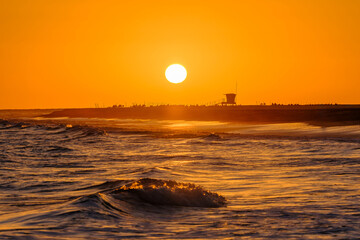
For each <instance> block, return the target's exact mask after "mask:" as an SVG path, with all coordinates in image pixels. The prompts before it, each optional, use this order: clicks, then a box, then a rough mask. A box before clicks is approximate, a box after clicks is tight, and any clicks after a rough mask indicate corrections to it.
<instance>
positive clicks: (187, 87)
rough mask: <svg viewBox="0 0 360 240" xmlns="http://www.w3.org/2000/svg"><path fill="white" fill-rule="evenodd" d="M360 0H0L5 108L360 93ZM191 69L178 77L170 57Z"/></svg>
mask: <svg viewBox="0 0 360 240" xmlns="http://www.w3.org/2000/svg"><path fill="white" fill-rule="evenodd" d="M359 26H360V1H358V0H352V1H351V0H283V1H280V0H247V1H246V0H239V1H235V0H234V1H227V0H221V1H220V0H219V1H209V0H204V1H195V0H190V1H184V0H181V1H175V0H164V1H160V0H152V1H148V0H146V1H140V0H132V1H120V0H116V1H115V0H114V1H109V0H104V1H85V0H69V1H66V0H53V1H49V0H44V1H37V0H28V1H26V0H0V108H61V107H94V105H95V103H98V104H99V105H100V106H102V105H105V106H109V105H113V104H127V105H131V104H134V103H137V104H143V103H146V104H162V103H165V104H167V103H170V104H208V103H214V102H219V101H221V100H222V98H223V97H224V96H223V94H224V93H227V92H232V91H235V83H236V81H237V82H238V98H237V101H238V103H239V104H256V103H260V102H266V103H272V102H278V103H284V104H287V103H301V104H304V103H335V102H336V103H360V94H359V89H360V65H359V64H360V30H359ZM173 63H179V64H182V65H183V66H185V67H186V68H187V71H188V77H187V79H186V80H185V81H184V82H183V83H181V84H176V85H175V84H172V83H169V82H168V81H167V80H166V78H165V75H164V72H165V69H166V67H167V66H168V65H170V64H173Z"/></svg>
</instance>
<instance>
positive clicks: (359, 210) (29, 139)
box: [0, 117, 360, 239]
mask: <svg viewBox="0 0 360 240" xmlns="http://www.w3.org/2000/svg"><path fill="white" fill-rule="evenodd" d="M9 119H10V118H6V119H3V120H0V190H1V191H0V239H84V238H87V239H126V238H132V239H360V184H359V183H360V125H352V126H331V127H321V126H314V125H308V124H304V123H288V124H286V123H284V124H240V123H239V124H235V123H223V122H215V121H212V122H196V121H156V120H131V119H87V118H74V119H69V118H53V119H45V118H39V117H27V118H25V117H24V118H22V119H17V120H11V119H10V120H9Z"/></svg>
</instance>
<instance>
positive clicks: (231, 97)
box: [221, 93, 236, 105]
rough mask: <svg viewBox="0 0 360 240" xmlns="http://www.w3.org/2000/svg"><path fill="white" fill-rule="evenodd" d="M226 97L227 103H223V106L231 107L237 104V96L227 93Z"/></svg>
mask: <svg viewBox="0 0 360 240" xmlns="http://www.w3.org/2000/svg"><path fill="white" fill-rule="evenodd" d="M225 96H226V102H222V103H221V104H223V105H224V104H225V105H227V104H231V105H235V104H236V102H235V98H236V94H235V93H227V94H225Z"/></svg>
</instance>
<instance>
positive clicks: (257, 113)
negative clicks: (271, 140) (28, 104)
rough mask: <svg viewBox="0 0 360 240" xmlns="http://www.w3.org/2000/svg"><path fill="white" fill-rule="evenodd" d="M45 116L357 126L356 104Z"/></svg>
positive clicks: (169, 108)
mask: <svg viewBox="0 0 360 240" xmlns="http://www.w3.org/2000/svg"><path fill="white" fill-rule="evenodd" d="M42 117H45V118H59V117H68V118H119V119H157V120H189V121H222V122H241V123H252V124H256V123H259V124H260V123H291V122H304V123H309V124H312V125H320V126H339V125H360V105H275V106H271V105H270V106H259V105H247V106H183V105H162V106H133V107H115V108H114V107H113V108H79V109H62V110H54V111H53V112H51V113H48V114H44V115H42Z"/></svg>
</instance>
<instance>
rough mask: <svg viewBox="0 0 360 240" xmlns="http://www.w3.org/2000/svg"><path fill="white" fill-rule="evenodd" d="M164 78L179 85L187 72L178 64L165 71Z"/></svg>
mask: <svg viewBox="0 0 360 240" xmlns="http://www.w3.org/2000/svg"><path fill="white" fill-rule="evenodd" d="M165 76H166V79H167V80H168V81H169V82H171V83H181V82H182V81H184V80H185V78H186V76H187V72H186V69H185V68H184V67H183V66H181V65H180V64H172V65H170V66H169V67H168V68H167V69H166V71H165Z"/></svg>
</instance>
